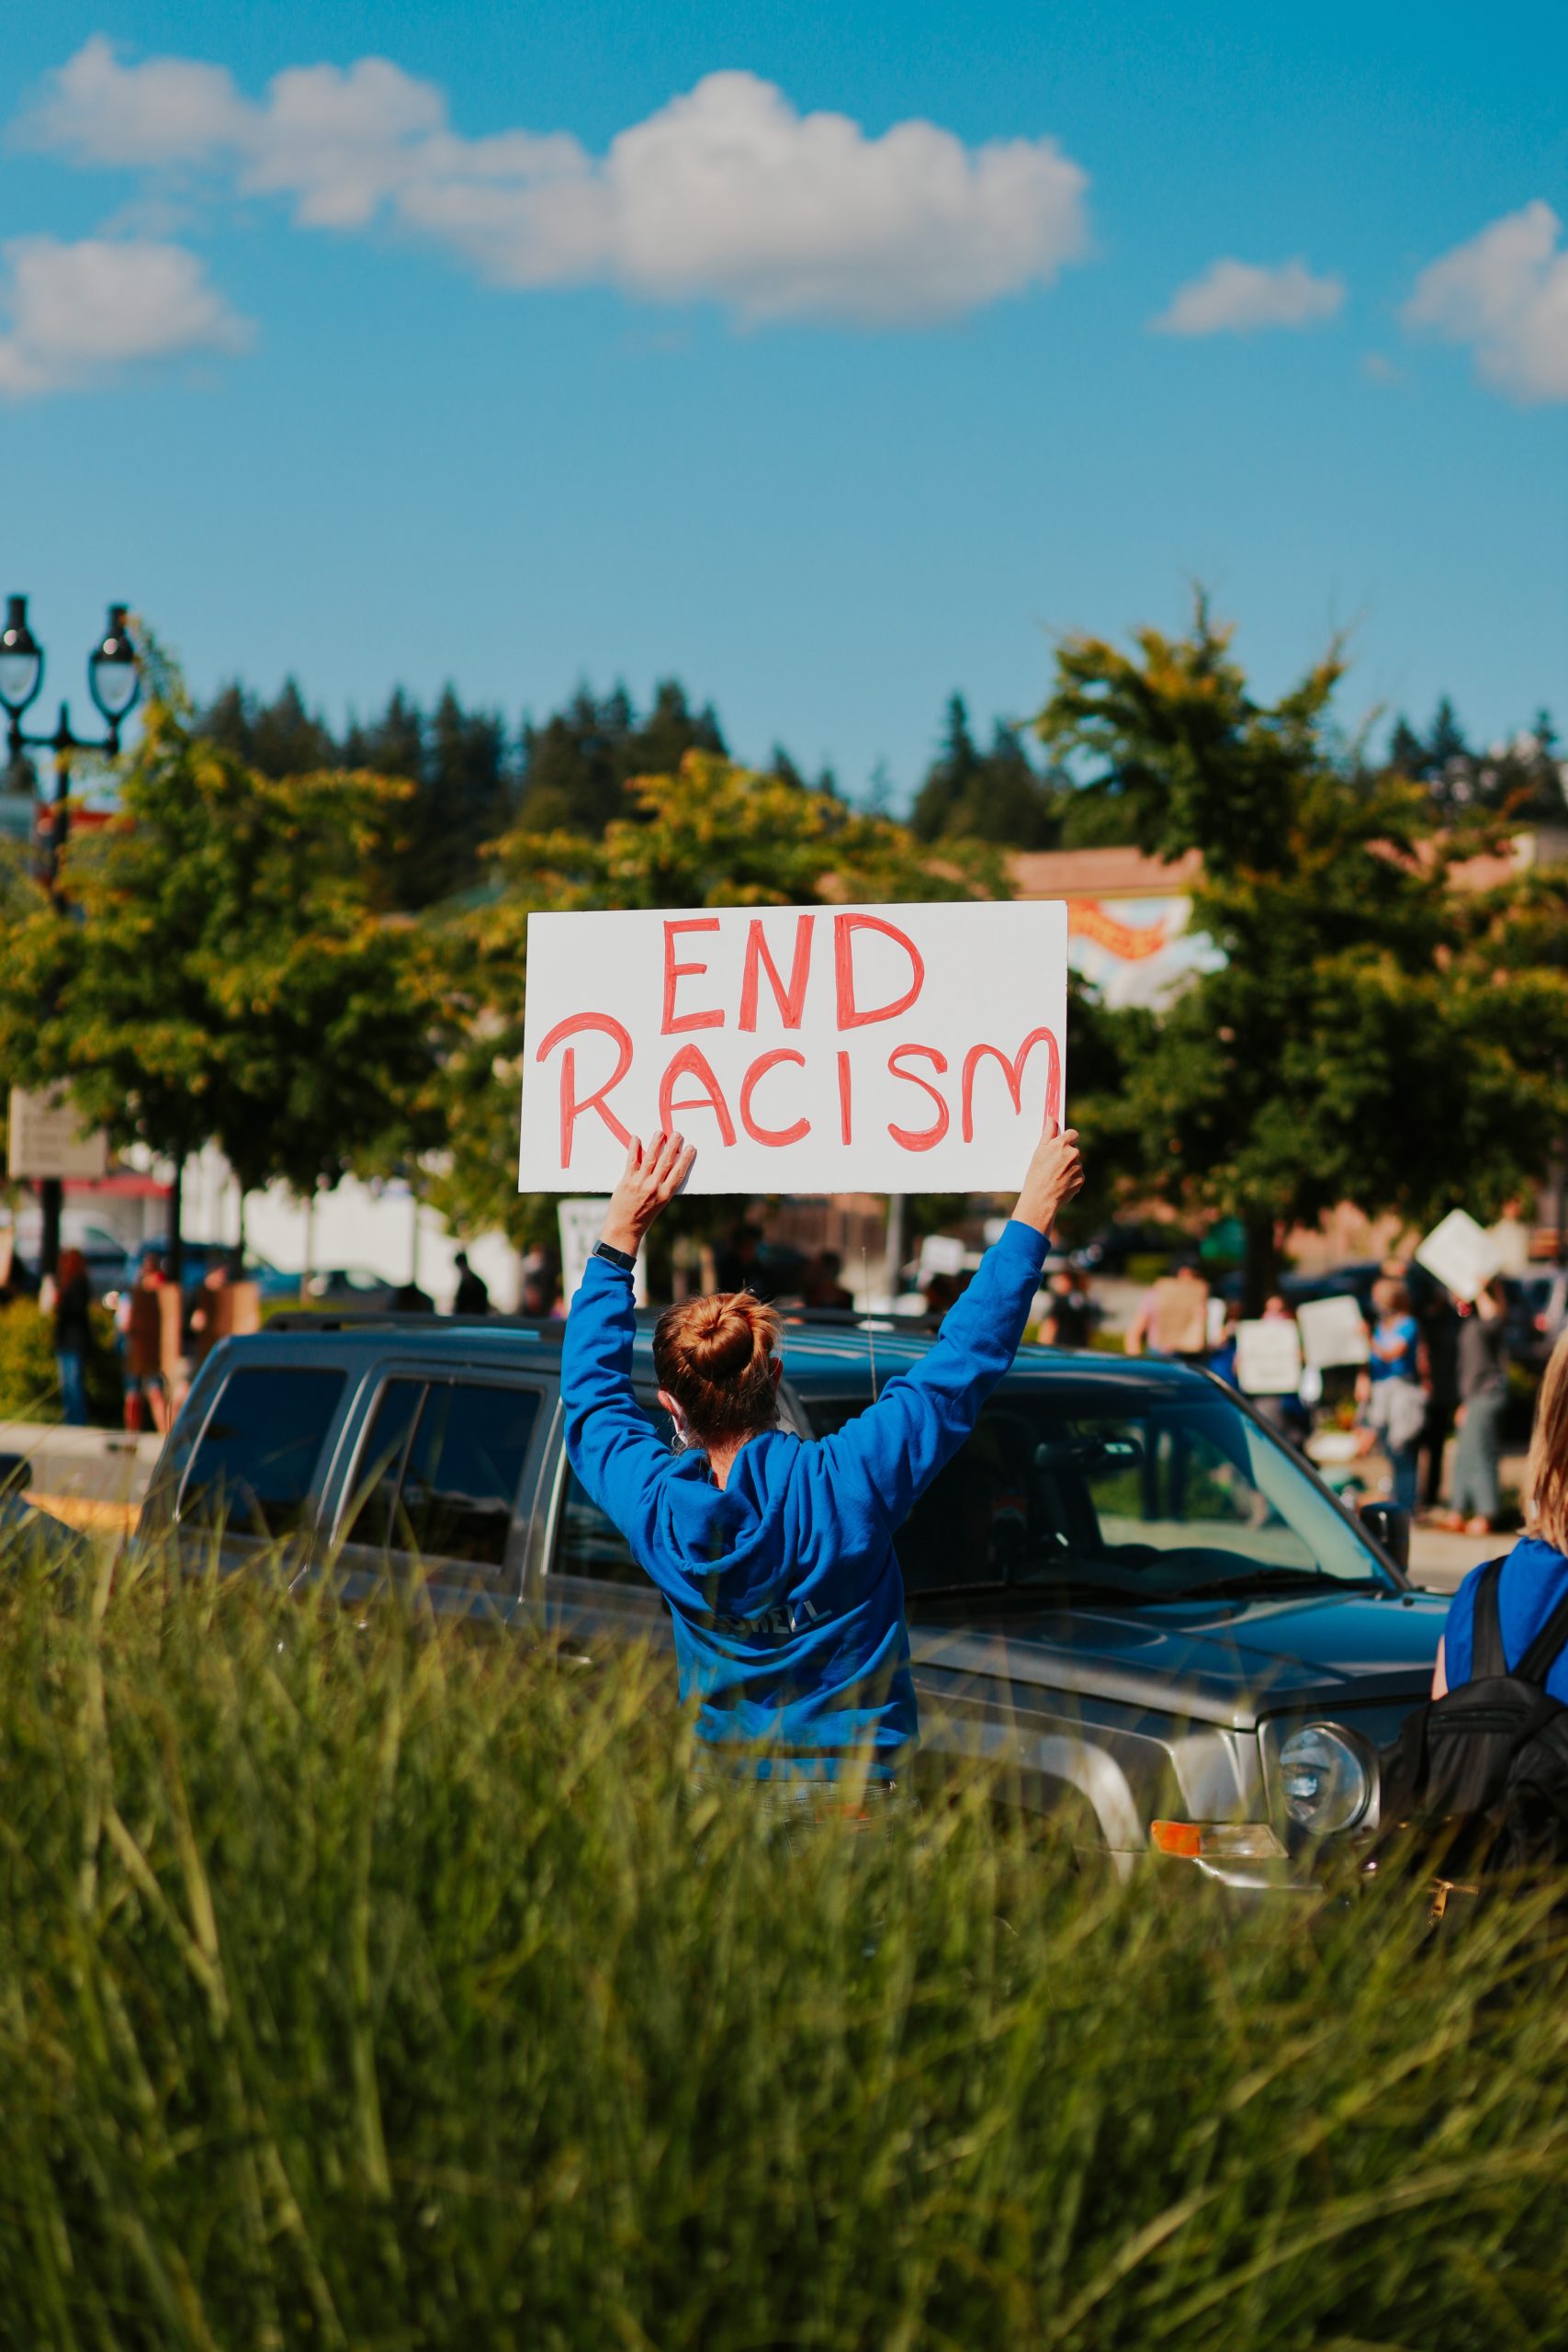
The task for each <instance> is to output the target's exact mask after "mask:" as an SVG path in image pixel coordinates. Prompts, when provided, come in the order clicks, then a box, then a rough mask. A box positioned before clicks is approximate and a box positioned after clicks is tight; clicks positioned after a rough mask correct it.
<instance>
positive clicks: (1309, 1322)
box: [1296, 1297, 1368, 1372]
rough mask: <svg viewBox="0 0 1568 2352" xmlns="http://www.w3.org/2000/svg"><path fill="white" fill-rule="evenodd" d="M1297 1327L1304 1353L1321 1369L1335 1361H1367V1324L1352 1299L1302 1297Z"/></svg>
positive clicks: (1340, 1362)
mask: <svg viewBox="0 0 1568 2352" xmlns="http://www.w3.org/2000/svg"><path fill="white" fill-rule="evenodd" d="M1296 1327H1297V1329H1299V1331H1300V1332H1301V1335H1302V1351H1303V1354H1304V1355H1305V1357H1306V1360H1307V1362H1308V1363H1309V1364H1311V1365H1313V1366H1314V1369H1315V1370H1317V1371H1319V1372H1326V1371H1327V1370H1328V1369H1329V1367H1330V1366H1331V1365H1333V1364H1348V1363H1366V1361H1367V1354H1368V1344H1367V1327H1366V1325H1365V1323H1363V1321H1362V1320H1361V1310H1360V1308H1359V1306H1357V1304H1356V1302H1355V1300H1354V1299H1353V1298H1346V1297H1339V1298H1308V1299H1303V1302H1302V1304H1301V1306H1298V1307H1297V1309H1296Z"/></svg>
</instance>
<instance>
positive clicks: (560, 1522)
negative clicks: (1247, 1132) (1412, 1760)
mask: <svg viewBox="0 0 1568 2352" xmlns="http://www.w3.org/2000/svg"><path fill="white" fill-rule="evenodd" d="M283 1324H284V1328H282V1329H280V1328H279V1324H278V1323H277V1322H276V1321H275V1322H274V1323H273V1325H272V1326H271V1327H270V1329H268V1330H267V1331H266V1332H265V1333H261V1334H258V1335H256V1336H254V1337H251V1338H245V1339H239V1340H227V1341H225V1342H224V1343H223V1344H222V1345H221V1346H220V1347H219V1348H218V1349H216V1350H215V1351H214V1352H213V1354H212V1355H211V1356H210V1357H209V1360H208V1362H207V1363H206V1365H205V1366H204V1367H203V1370H202V1372H201V1374H200V1376H199V1378H198V1379H197V1383H196V1385H195V1386H194V1387H193V1389H192V1390H191V1393H190V1397H189V1398H188V1400H187V1402H186V1406H185V1408H184V1410H183V1411H182V1412H181V1414H180V1416H179V1419H178V1421H177V1422H176V1424H175V1429H174V1430H173V1431H172V1432H171V1435H170V1437H169V1440H168V1442H167V1444H166V1445H165V1447H164V1453H163V1455H162V1457H161V1459H160V1462H159V1464H158V1467H157V1471H156V1474H155V1476H154V1479H153V1484H152V1490H151V1492H150V1494H149V1497H148V1501H147V1506H146V1509H145V1510H144V1513H143V1521H142V1523H143V1526H144V1527H145V1528H147V1529H149V1530H153V1531H156V1530H159V1529H168V1528H171V1527H172V1528H173V1530H174V1531H175V1537H176V1540H177V1542H178V1543H179V1544H180V1547H181V1549H182V1551H183V1550H184V1549H185V1548H186V1545H187V1544H188V1545H190V1546H191V1548H192V1550H193V1552H194V1551H195V1550H196V1549H197V1547H201V1548H203V1549H205V1548H207V1547H210V1546H214V1545H216V1546H217V1547H218V1548H219V1551H220V1556H221V1558H222V1560H223V1561H224V1563H225V1564H226V1565H228V1566H242V1565H243V1564H244V1563H245V1562H246V1561H247V1560H253V1561H254V1560H255V1559H256V1558H258V1556H260V1555H262V1554H263V1553H264V1551H265V1552H272V1553H273V1554H274V1555H275V1556H276V1550H275V1547H276V1545H278V1544H280V1543H281V1544H282V1545H283V1547H284V1550H285V1554H286V1555H288V1556H289V1558H290V1561H291V1565H292V1566H293V1568H294V1570H295V1572H296V1573H297V1575H298V1576H299V1577H300V1578H301V1579H303V1580H308V1579H310V1578H313V1577H330V1578H332V1579H333V1584H334V1588H335V1589H338V1590H340V1591H341V1593H342V1595H343V1597H344V1600H349V1601H354V1602H358V1601H360V1600H363V1599H365V1598H367V1597H368V1596H369V1595H370V1594H372V1593H373V1592H374V1591H376V1590H378V1589H383V1588H384V1587H385V1585H386V1583H387V1581H388V1579H389V1578H390V1579H392V1580H394V1581H395V1580H397V1579H400V1578H410V1579H412V1578H413V1577H416V1576H417V1577H422V1578H423V1582H424V1586H425V1589H426V1590H427V1592H428V1595H429V1599H430V1601H431V1603H432V1605H433V1606H434V1608H436V1609H437V1610H440V1611H456V1612H459V1613H462V1614H475V1613H477V1614H479V1615H481V1616H483V1617H486V1618H488V1619H491V1620H492V1621H494V1622H497V1623H502V1624H505V1625H508V1626H512V1627H514V1628H516V1629H517V1630H518V1631H519V1632H520V1633H522V1632H526V1633H535V1634H536V1633H538V1632H541V1631H542V1632H544V1633H546V1634H553V1635H555V1636H557V1637H558V1638H560V1639H563V1640H564V1641H565V1642H567V1643H568V1644H569V1645H570V1646H571V1647H572V1648H573V1649H574V1650H583V1649H589V1650H592V1648H593V1647H594V1646H595V1645H604V1644H605V1643H613V1642H616V1641H622V1640H626V1639H628V1638H636V1639H645V1640H649V1641H652V1642H656V1643H662V1642H665V1641H667V1640H668V1637H669V1635H668V1621H667V1618H666V1616H665V1612H664V1607H663V1603H662V1602H661V1600H660V1598H659V1596H658V1594H657V1593H656V1592H655V1590H654V1589H653V1587H652V1586H651V1585H650V1584H649V1581H648V1579H647V1578H646V1577H644V1576H643V1575H642V1573H641V1571H640V1570H639V1569H638V1568H637V1565H636V1563H635V1562H634V1561H633V1560H632V1558H631V1556H630V1555H629V1554H628V1551H627V1549H626V1544H625V1543H624V1542H623V1540H622V1538H621V1536H620V1535H619V1534H618V1532H616V1530H615V1528H614V1527H613V1526H612V1525H611V1523H610V1522H609V1521H607V1520H606V1519H605V1518H604V1514H603V1513H602V1512H601V1511H599V1510H597V1509H596V1508H595V1506H594V1505H593V1503H592V1501H591V1500H590V1499H589V1498H588V1496H587V1495H586V1494H585V1493H584V1492H583V1490H582V1488H581V1487H580V1486H579V1484H578V1482H577V1480H576V1478H575V1477H574V1476H572V1474H571V1472H570V1469H569V1467H568V1465H567V1463H566V1461H565V1458H564V1453H563V1448H562V1442H561V1412H560V1401H559V1374H560V1340H561V1326H560V1325H559V1324H553V1325H552V1324H525V1323H502V1322H497V1321H493V1320H492V1321H487V1322H485V1323H463V1322H461V1321H458V1320H457V1319H448V1318H444V1317H428V1316H427V1317H405V1318H400V1317H388V1318H384V1319H382V1320H379V1321H369V1320H365V1321H360V1322H355V1321H353V1320H349V1319H345V1320H344V1321H343V1322H341V1323H339V1322H333V1321H332V1320H330V1319H328V1318H324V1317H299V1318H298V1320H297V1321H296V1320H294V1319H292V1318H288V1317H285V1318H283ZM930 1345H931V1339H930V1337H929V1335H923V1334H918V1333H909V1332H908V1331H900V1330H897V1329H893V1328H891V1327H888V1326H877V1327H873V1328H867V1327H864V1326H861V1325H854V1324H850V1323H844V1324H840V1325H838V1326H828V1327H819V1326H817V1325H813V1324H809V1323H806V1324H799V1325H794V1324H792V1325H788V1326H786V1329H785V1334H784V1385H783V1387H782V1389H781V1392H780V1401H781V1409H782V1413H783V1417H784V1423H785V1425H786V1426H787V1427H789V1428H791V1429H793V1430H795V1432H796V1433H797V1434H798V1435H799V1436H800V1437H801V1438H802V1439H803V1440H804V1441H806V1442H810V1440H811V1439H813V1438H815V1437H820V1436H822V1435H823V1434H825V1433H826V1432H827V1431H828V1430H832V1429H835V1428H837V1427H838V1426H839V1425H840V1423H841V1422H842V1421H843V1420H845V1419H847V1418H848V1417H849V1416H850V1415H852V1414H854V1413H857V1412H860V1411H861V1410H862V1409H863V1408H864V1407H865V1406H866V1405H867V1404H868V1403H869V1402H870V1401H871V1399H872V1397H873V1396H874V1393H875V1391H876V1389H877V1388H878V1387H879V1386H880V1385H882V1384H883V1383H885V1382H886V1381H887V1380H888V1379H890V1378H891V1377H892V1376H893V1375H894V1374H897V1372H899V1371H901V1370H902V1369H903V1368H904V1367H905V1366H907V1365H908V1364H910V1363H913V1362H915V1361H916V1360H917V1358H918V1357H919V1353H920V1352H921V1351H922V1350H923V1349H925V1348H927V1347H929V1346H930ZM636 1380H637V1388H638V1391H639V1394H640V1395H641V1396H642V1397H643V1400H644V1403H645V1405H646V1407H647V1409H648V1412H649V1418H650V1419H652V1420H654V1421H655V1422H656V1423H658V1422H659V1420H660V1414H659V1408H658V1406H657V1404H656V1402H655V1397H654V1385H655V1384H654V1377H653V1365H652V1355H651V1327H650V1325H649V1326H648V1327H645V1328H644V1329H641V1331H640V1332H639V1338H638V1347H637V1366H636ZM1384 1532H1385V1533H1388V1534H1389V1535H1390V1538H1391V1541H1393V1542H1394V1543H1395V1544H1397V1531H1395V1530H1392V1529H1390V1528H1388V1527H1387V1525H1386V1522H1385V1523H1384ZM898 1555H899V1558H900V1561H901V1563H902V1566H903V1569H904V1580H905V1587H906V1590H907V1593H908V1611H909V1625H910V1640H911V1644H912V1646H913V1650H914V1658H915V1677H916V1681H917V1684H918V1686H919V1692H920V1700H921V1709H922V1745H923V1751H924V1752H925V1754H926V1755H927V1758H928V1760H929V1759H930V1758H935V1757H940V1756H941V1755H942V1753H943V1752H949V1753H959V1754H967V1755H976V1756H987V1757H994V1756H1005V1757H1006V1758H1009V1759H1010V1764H1011V1766H1012V1767H1013V1769H1014V1770H1015V1771H1016V1774H1017V1785H1018V1786H1019V1788H1020V1790H1021V1794H1022V1796H1023V1799H1024V1802H1026V1803H1028V1804H1033V1805H1036V1806H1038V1807H1040V1808H1041V1809H1042V1810H1051V1811H1063V1812H1066V1814H1068V1815H1070V1816H1072V1817H1074V1818H1075V1819H1076V1821H1077V1824H1078V1825H1079V1826H1080V1828H1081V1831H1082V1833H1083V1834H1085V1835H1086V1836H1088V1837H1089V1838H1093V1839H1094V1840H1095V1841H1096V1842H1098V1843H1099V1844H1100V1845H1102V1846H1103V1847H1105V1848H1107V1849H1109V1850H1110V1851H1111V1852H1112V1853H1113V1854H1116V1855H1119V1856H1122V1857H1125V1858H1128V1860H1127V1862H1126V1866H1127V1867H1131V1858H1132V1857H1133V1856H1135V1855H1142V1854H1146V1853H1147V1852H1148V1851H1149V1850H1150V1847H1151V1842H1152V1843H1153V1844H1154V1845H1155V1846H1156V1848H1158V1849H1162V1850H1164V1851H1166V1852H1171V1853H1179V1854H1185V1855H1187V1856H1188V1857H1190V1859H1191V1860H1194V1861H1195V1862H1197V1864H1198V1865H1199V1866H1200V1867H1201V1868H1202V1869H1205V1870H1207V1871H1212V1872H1213V1873H1214V1874H1216V1875H1218V1876H1220V1877H1223V1878H1224V1879H1226V1880H1228V1881H1230V1882H1231V1883H1240V1884H1250V1885H1265V1884H1276V1885H1292V1884H1302V1883H1305V1882H1306V1881H1307V1880H1308V1879H1309V1878H1310V1877H1311V1875H1312V1869H1313V1863H1314V1859H1315V1858H1316V1857H1317V1856H1318V1855H1319V1854H1320V1852H1321V1850H1322V1845H1323V1841H1324V1840H1325V1839H1335V1838H1345V1837H1353V1836H1355V1835H1356V1834H1357V1833H1358V1832H1361V1831H1364V1830H1366V1829H1368V1828H1370V1827H1371V1826H1373V1824H1374V1823H1375V1819H1376V1811H1377V1751H1378V1749H1379V1747H1380V1746H1382V1744H1383V1743H1384V1742H1385V1741H1386V1740H1387V1739H1388V1738H1389V1737H1390V1736H1392V1735H1393V1731H1394V1730H1395V1728H1396V1727H1397V1725H1398V1724H1399V1722H1400V1721H1401V1719H1402V1717H1403V1716H1404V1713H1405V1712H1406V1710H1407V1709H1408V1708H1409V1707H1410V1706H1411V1705H1412V1703H1413V1702H1415V1701H1416V1700H1417V1699H1419V1698H1420V1697H1421V1696H1422V1694H1423V1693H1424V1692H1425V1691H1426V1690H1427V1685H1428V1683H1429V1679H1430V1676H1431V1670H1432V1661H1433V1657H1434V1654H1435V1652H1436V1649H1437V1645H1438V1635H1439V1634H1440V1631H1441V1627H1442V1620H1443V1613H1444V1609H1445V1607H1446V1603H1445V1602H1444V1601H1443V1600H1440V1599H1438V1597H1436V1596H1433V1595H1427V1594H1424V1593H1418V1592H1415V1591H1412V1589H1410V1587H1409V1586H1408V1584H1407V1582H1406V1579H1405V1577H1404V1572H1403V1570H1402V1568H1401V1567H1400V1566H1398V1565H1397V1564H1396V1562H1395V1560H1394V1558H1393V1556H1392V1554H1391V1553H1390V1552H1389V1551H1387V1550H1385V1549H1383V1548H1382V1546H1381V1545H1380V1544H1378V1543H1376V1542H1374V1541H1373V1540H1372V1537H1371V1534H1370V1533H1369V1532H1368V1530H1367V1529H1366V1528H1365V1527H1363V1526H1362V1525H1361V1524H1359V1523H1358V1521H1355V1520H1354V1519H1352V1518H1350V1517H1349V1516H1348V1514H1347V1512H1346V1511H1345V1510H1342V1509H1341V1507H1340V1505H1339V1504H1338V1503H1337V1501H1336V1499H1335V1498H1334V1497H1333V1496H1332V1495H1331V1494H1330V1493H1329V1492H1328V1490H1327V1488H1326V1487H1324V1486H1323V1485H1322V1484H1321V1483H1320V1482H1319V1481H1318V1479H1317V1478H1316V1477H1315V1476H1314V1475H1313V1474H1312V1472H1311V1471H1310V1470H1308V1469H1307V1468H1306V1467H1305V1466H1304V1465H1303V1463H1302V1462H1301V1461H1300V1459H1299V1458H1298V1457H1297V1456H1296V1455H1295V1454H1293V1453H1291V1452H1289V1451H1288V1450H1287V1449H1285V1448H1284V1447H1282V1446H1281V1445H1280V1444H1279V1443H1278V1442H1276V1440H1275V1439H1274V1437H1273V1436H1272V1435H1271V1433H1270V1432H1269V1430H1268V1429H1266V1428H1265V1427H1264V1425H1263V1424H1262V1423H1261V1422H1260V1421H1258V1419H1255V1418H1254V1416H1253V1415H1252V1414H1251V1413H1250V1412H1249V1411H1248V1410H1247V1407H1246V1406H1245V1405H1244V1404H1243V1403H1242V1402H1241V1401H1240V1400H1239V1399H1238V1398H1237V1397H1235V1395H1234V1394H1233V1393H1232V1392H1231V1391H1230V1390H1229V1389H1227V1388H1225V1387H1224V1386H1223V1385H1222V1384H1221V1383H1219V1382H1218V1381H1216V1380H1213V1378H1211V1377H1210V1376H1209V1375H1208V1374H1203V1373H1197V1372H1192V1371H1189V1370H1186V1369H1184V1368H1182V1367H1181V1366H1179V1365H1176V1364H1168V1363H1160V1362H1158V1361H1149V1360H1144V1361H1139V1362H1128V1361H1126V1360H1124V1359H1121V1358H1115V1357H1111V1356H1105V1355H1093V1354H1085V1353H1075V1352H1071V1351H1054V1350H1047V1349H1042V1348H1025V1349H1023V1350H1022V1351H1021V1353H1020V1356H1019V1359H1018V1363H1017V1364H1016V1366H1015V1367H1014V1369H1013V1371H1012V1372H1011V1373H1010V1374H1009V1375H1008V1376H1007V1378H1006V1379H1005V1380H1004V1381H1003V1382H1002V1384H1001V1385H1000V1386H999V1387H998V1390H997V1391H996V1393H995V1395H994V1396H993V1397H991V1399H990V1401H989V1403H988V1404H987V1407H986V1408H985V1410H984V1412H983V1413H982V1415H981V1417H980V1420H979V1424H978V1427H977V1428H976V1431H975V1434H974V1436H973V1437H972V1438H971V1440H970V1441H969V1443H968V1444H967V1446H966V1447H965V1448H964V1451H963V1453H961V1454H960V1455H959V1456H958V1457H957V1458H956V1460H954V1461H953V1463H952V1464H950V1466H949V1467H948V1468H947V1469H946V1470H945V1471H944V1472H943V1473H942V1476H940V1477H939V1478H938V1479H937V1481H936V1483H935V1485H934V1486H933V1487H931V1491H930V1492H929V1493H928V1494H927V1496H926V1497H925V1498H924V1499H923V1501H922V1502H921V1503H920V1504H919V1507H918V1508H917V1510H915V1511H914V1513H913V1515H912V1516H911V1518H910V1519H909V1521H908V1524H907V1525H906V1527H905V1528H904V1530H903V1531H902V1532H901V1533H900V1535H899V1537H898Z"/></svg>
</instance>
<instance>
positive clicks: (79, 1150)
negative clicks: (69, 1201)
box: [6, 1086, 109, 1183]
mask: <svg viewBox="0 0 1568 2352" xmlns="http://www.w3.org/2000/svg"><path fill="white" fill-rule="evenodd" d="M6 1145H7V1150H6V1159H7V1164H8V1167H9V1170H10V1174H11V1178H12V1181H13V1182H22V1181H24V1180H28V1179H30V1180H32V1181H35V1182H36V1181H38V1180H39V1179H42V1178H46V1177H50V1176H58V1177H63V1178H71V1179H74V1180H85V1182H89V1183H95V1182H96V1181H97V1180H98V1178H99V1177H101V1176H102V1175H103V1173H104V1171H105V1170H106V1169H107V1166H108V1161H109V1148H108V1138H107V1136H106V1135H105V1134H104V1133H103V1130H102V1129H101V1128H99V1127H89V1128H88V1129H86V1130H85V1132H84V1129H83V1126H82V1114H81V1113H80V1112H79V1111H78V1110H77V1109H76V1106H75V1104H74V1103H73V1102H72V1100H71V1098H70V1095H69V1093H68V1092H67V1091H66V1089H65V1088H64V1087H63V1086H51V1087H48V1088H45V1089H43V1090H42V1091H39V1092H37V1093H28V1091H26V1090H25V1089H23V1088H22V1087H19V1086H13V1087H12V1089H11V1097H10V1103H9V1106H8V1109H7V1113H6Z"/></svg>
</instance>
